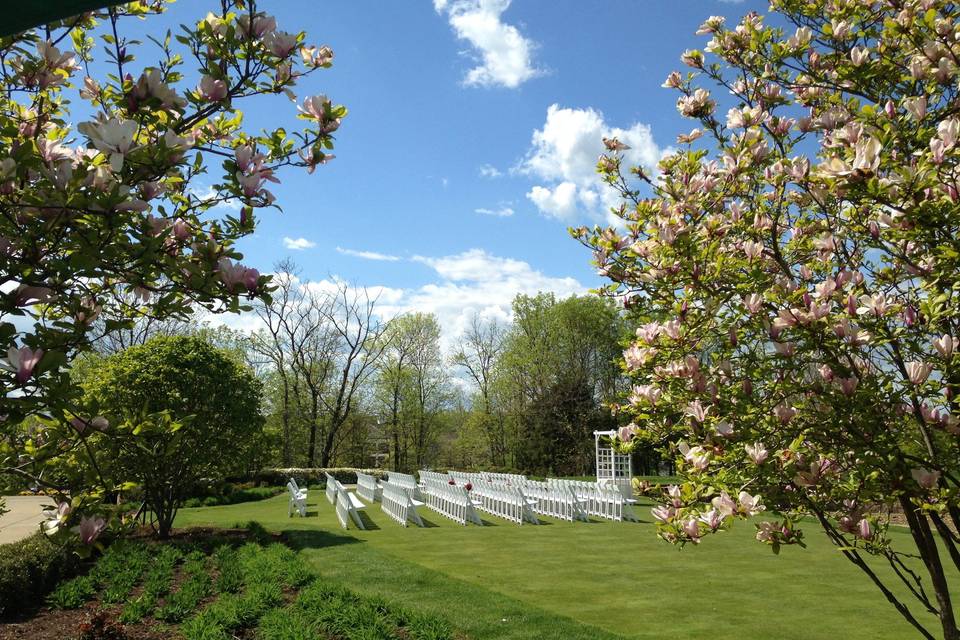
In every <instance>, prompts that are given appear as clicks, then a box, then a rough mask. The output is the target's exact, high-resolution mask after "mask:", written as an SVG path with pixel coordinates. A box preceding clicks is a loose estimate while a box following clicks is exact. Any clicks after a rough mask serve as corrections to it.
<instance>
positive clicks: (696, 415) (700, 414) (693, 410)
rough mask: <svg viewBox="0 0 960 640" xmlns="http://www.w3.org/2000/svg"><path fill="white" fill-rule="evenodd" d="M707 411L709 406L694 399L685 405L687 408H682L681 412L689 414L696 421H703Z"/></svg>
mask: <svg viewBox="0 0 960 640" xmlns="http://www.w3.org/2000/svg"><path fill="white" fill-rule="evenodd" d="M709 411H710V407H704V406H703V404H701V402H700V401H699V400H694V401H693V402H691V403H690V404H688V405H687V408H686V409H684V411H683V413H684V414H685V415H688V416H690V417H691V418H693V419H694V420H696V421H697V422H703V421H704V420H705V419H706V417H707V413H709Z"/></svg>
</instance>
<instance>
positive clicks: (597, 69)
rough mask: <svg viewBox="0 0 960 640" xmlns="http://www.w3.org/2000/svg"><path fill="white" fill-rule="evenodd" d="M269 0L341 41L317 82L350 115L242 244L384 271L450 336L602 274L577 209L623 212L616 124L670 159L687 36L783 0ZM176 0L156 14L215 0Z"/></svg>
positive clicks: (261, 110) (360, 276)
mask: <svg viewBox="0 0 960 640" xmlns="http://www.w3.org/2000/svg"><path fill="white" fill-rule="evenodd" d="M261 4H262V7H261V8H263V9H265V10H267V11H268V12H271V13H273V14H274V15H275V16H276V17H277V22H278V27H279V28H280V29H283V30H287V31H297V30H304V31H306V32H307V41H308V42H309V43H313V44H328V45H330V46H331V47H332V48H333V49H334V52H335V54H336V58H335V60H334V66H333V68H332V69H329V70H325V71H322V72H320V73H317V74H315V75H313V76H312V77H310V78H309V79H307V80H306V81H304V82H302V83H301V86H300V87H298V89H299V91H298V93H299V95H300V96H301V98H302V97H304V96H306V95H311V94H315V93H324V94H326V95H328V96H330V97H331V99H333V100H334V102H337V103H342V104H345V105H346V106H347V107H348V108H349V110H350V115H349V116H348V117H347V118H346V119H345V121H344V123H343V125H342V126H341V128H340V130H339V132H338V134H337V142H336V150H335V153H336V155H337V158H336V160H334V161H333V162H332V163H331V164H329V165H326V166H324V167H320V168H319V169H318V170H317V171H316V172H315V173H314V174H313V175H312V176H309V175H307V174H305V173H301V172H295V171H289V172H285V173H283V174H282V175H281V177H282V184H281V185H277V186H276V188H275V189H273V191H274V194H275V195H276V197H277V200H278V203H279V204H280V205H281V206H282V207H283V209H284V211H283V213H274V212H264V213H263V214H262V215H261V217H260V226H259V227H258V230H257V233H256V235H255V236H254V237H253V238H251V239H247V240H245V241H244V242H243V243H242V244H241V246H240V248H241V250H242V251H243V252H244V253H245V254H246V259H245V262H246V263H247V264H250V265H252V266H256V267H258V268H260V269H261V270H262V271H269V270H270V267H271V265H272V264H273V263H275V262H276V261H277V260H278V259H280V258H283V257H287V256H289V257H292V258H293V259H294V260H295V261H296V262H297V263H298V264H299V265H300V266H301V267H302V268H303V274H304V276H305V277H306V278H309V279H311V280H315V281H316V280H322V279H324V278H329V277H334V276H335V277H339V278H343V279H346V280H348V281H351V282H354V283H356V284H359V285H364V286H371V287H381V288H382V291H383V294H382V300H381V301H382V302H383V306H384V309H385V310H386V311H387V312H388V313H396V312H401V311H405V310H409V309H417V310H424V311H431V312H435V313H437V314H438V316H440V319H441V322H442V323H443V325H444V330H445V332H446V334H447V338H448V339H450V338H451V337H452V336H454V335H455V334H456V333H457V332H458V330H459V327H460V326H461V325H462V322H463V320H464V318H465V317H466V315H467V314H469V313H471V312H473V311H476V312H481V313H484V314H487V315H492V316H498V317H501V318H504V319H507V312H508V309H509V301H510V299H511V298H512V297H513V295H514V294H515V293H516V292H518V291H522V292H526V293H534V292H536V291H537V290H547V289H549V290H554V291H556V292H557V293H559V294H561V295H567V294H569V293H573V292H578V291H583V290H586V289H587V288H589V287H591V286H595V285H596V284H598V282H599V280H598V278H597V277H596V276H595V275H594V273H593V270H592V268H591V267H590V264H589V260H590V255H589V252H587V251H586V250H585V249H583V248H582V247H581V246H580V245H579V244H578V243H576V242H575V241H574V240H572V239H571V238H570V237H569V235H568V234H567V231H566V229H567V227H568V226H570V225H579V224H593V223H603V222H604V219H605V215H604V210H605V204H606V203H608V202H609V201H610V195H609V194H606V193H604V188H603V187H602V185H600V183H599V182H598V181H597V180H596V178H595V176H594V175H593V165H594V163H595V161H596V157H597V154H598V153H599V152H600V147H601V142H600V136H601V135H610V133H611V132H614V133H617V134H619V137H620V138H621V140H625V141H626V142H628V144H631V146H632V147H634V148H633V150H632V151H631V153H632V154H634V158H635V159H636V160H638V161H640V162H643V163H645V164H652V163H655V162H656V159H657V158H658V157H659V154H661V153H662V152H663V151H664V150H665V149H666V148H668V147H669V146H670V145H671V144H673V143H674V141H675V139H676V136H677V135H678V134H680V133H685V132H686V131H688V130H689V129H691V128H692V124H691V123H690V122H689V121H684V120H683V119H681V118H680V117H679V116H678V114H677V112H676V106H675V105H676V94H675V93H674V92H672V91H670V90H668V89H663V88H661V87H660V85H661V83H662V82H663V80H664V78H665V77H666V76H667V74H668V73H669V72H670V71H672V70H676V69H680V68H681V65H680V62H679V55H680V54H681V53H682V52H683V51H684V49H686V48H689V47H702V46H703V45H704V44H705V42H706V39H705V38H703V37H700V36H695V35H694V32H695V31H696V29H697V27H698V25H699V24H700V23H701V22H702V21H703V20H704V19H705V18H707V17H708V16H710V15H714V14H718V15H725V16H727V18H728V23H730V22H735V21H736V20H738V19H739V18H740V17H741V16H742V15H743V14H744V13H746V12H747V11H750V10H758V11H761V12H764V11H765V10H766V3H765V2H757V1H753V0H745V1H742V2H729V1H727V2H723V1H721V0H681V1H677V0H673V1H670V2H662V1H659V0H658V1H654V0H643V1H640V0H635V1H632V2H628V1H625V0H604V1H603V2H575V1H572V0H549V1H548V0H516V1H514V2H512V3H511V2H509V1H508V0H446V1H444V0H434V1H433V2H431V0H418V1H413V0H411V1H406V2H361V1H354V0H351V1H350V2H339V3H333V2H329V3H328V2H309V3H308V2H263V3H261ZM174 7H175V8H174V9H173V10H172V11H171V12H170V14H168V15H167V16H165V17H162V18H160V19H159V20H156V21H151V22H150V24H151V25H152V26H153V27H154V28H155V27H157V26H160V27H161V28H164V27H165V26H166V25H165V24H164V23H165V22H166V23H167V24H170V25H174V24H178V23H180V22H187V21H191V22H192V21H194V20H196V19H198V18H200V17H202V15H201V12H205V10H206V9H205V8H204V7H205V5H204V4H203V3H197V2H181V3H177V4H176V5H174ZM157 23H159V25H158V24H157ZM245 111H246V113H247V118H248V123H249V124H250V125H253V126H276V125H277V124H283V125H289V126H295V125H296V120H295V119H294V116H295V105H293V104H292V103H289V102H287V101H286V100H285V99H283V98H282V97H280V98H273V97H271V98H270V99H269V100H266V101H260V102H257V103H254V104H249V105H247V107H246V108H245ZM285 239H286V240H285ZM290 241H293V242H294V245H297V244H299V245H300V246H301V247H302V248H300V249H292V248H287V246H285V244H286V245H289V244H290ZM373 258H382V259H373Z"/></svg>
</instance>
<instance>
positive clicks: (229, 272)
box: [217, 258, 260, 293]
mask: <svg viewBox="0 0 960 640" xmlns="http://www.w3.org/2000/svg"><path fill="white" fill-rule="evenodd" d="M217 271H218V273H219V274H220V280H221V281H222V282H223V284H224V285H226V287H227V289H228V290H229V291H231V292H232V293H236V289H237V285H242V286H243V287H244V288H245V289H246V290H247V291H249V292H251V293H252V292H254V291H256V288H257V285H258V281H259V278H260V272H259V271H257V270H256V269H248V268H247V267H245V266H243V265H242V264H240V263H239V262H232V261H231V260H230V259H229V258H221V259H220V262H219V263H218V268H217Z"/></svg>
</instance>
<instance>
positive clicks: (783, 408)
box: [773, 404, 797, 424]
mask: <svg viewBox="0 0 960 640" xmlns="http://www.w3.org/2000/svg"><path fill="white" fill-rule="evenodd" d="M773 415H775V416H777V419H778V420H780V422H782V423H783V424H788V423H789V422H790V421H791V420H793V417H794V416H795V415H797V410H796V409H794V408H793V407H791V406H790V405H788V404H778V405H777V406H776V407H774V409H773Z"/></svg>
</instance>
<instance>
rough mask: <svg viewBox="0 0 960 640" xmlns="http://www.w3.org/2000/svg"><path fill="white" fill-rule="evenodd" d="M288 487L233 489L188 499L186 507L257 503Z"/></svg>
mask: <svg viewBox="0 0 960 640" xmlns="http://www.w3.org/2000/svg"><path fill="white" fill-rule="evenodd" d="M286 490H287V489H286V487H285V486H283V487H281V486H273V487H250V488H248V489H235V488H234V489H231V490H230V491H227V492H225V493H223V494H221V495H207V496H197V497H193V498H187V499H186V500H185V501H184V502H183V506H184V507H219V506H221V505H226V504H240V503H241V502H256V501H257V500H266V499H267V498H272V497H273V496H278V495H280V494H281V493H283V492H284V491H286Z"/></svg>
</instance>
